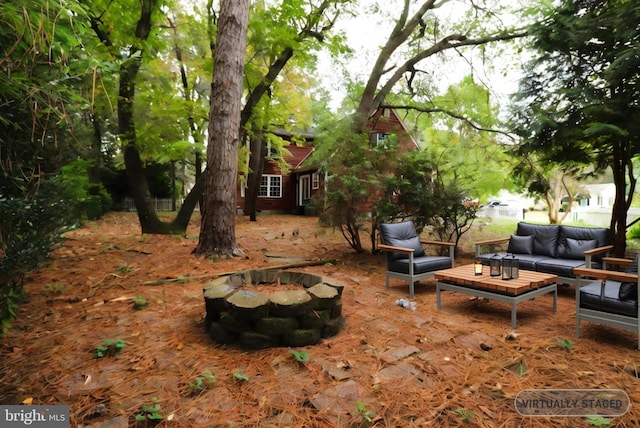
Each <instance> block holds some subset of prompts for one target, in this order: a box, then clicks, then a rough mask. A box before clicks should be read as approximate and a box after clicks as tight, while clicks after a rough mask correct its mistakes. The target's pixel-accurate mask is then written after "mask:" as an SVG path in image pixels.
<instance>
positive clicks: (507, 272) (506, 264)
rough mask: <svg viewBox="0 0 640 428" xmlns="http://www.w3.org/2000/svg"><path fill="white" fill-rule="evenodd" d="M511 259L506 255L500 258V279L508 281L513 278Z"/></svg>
mask: <svg viewBox="0 0 640 428" xmlns="http://www.w3.org/2000/svg"><path fill="white" fill-rule="evenodd" d="M512 275H513V257H512V256H510V255H509V254H507V255H506V256H504V257H503V258H502V279H504V280H508V279H511V278H512V277H513V276H512Z"/></svg>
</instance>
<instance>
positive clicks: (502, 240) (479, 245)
mask: <svg viewBox="0 0 640 428" xmlns="http://www.w3.org/2000/svg"><path fill="white" fill-rule="evenodd" d="M510 239H511V238H498V239H487V240H485V241H477V242H476V243H475V248H476V257H478V256H479V255H480V250H481V249H482V247H483V246H484V245H491V244H504V243H505V242H509V240H510Z"/></svg>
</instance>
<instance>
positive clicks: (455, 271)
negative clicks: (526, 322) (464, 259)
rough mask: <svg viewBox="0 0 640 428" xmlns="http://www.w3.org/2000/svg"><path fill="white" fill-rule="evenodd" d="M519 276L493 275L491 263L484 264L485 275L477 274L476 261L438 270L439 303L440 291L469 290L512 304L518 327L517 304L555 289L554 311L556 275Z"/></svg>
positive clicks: (513, 319) (527, 273)
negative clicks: (490, 271) (474, 264)
mask: <svg viewBox="0 0 640 428" xmlns="http://www.w3.org/2000/svg"><path fill="white" fill-rule="evenodd" d="M519 276H520V278H518V279H510V280H503V279H502V278H501V277H499V276H490V275H489V267H488V266H484V267H483V272H482V275H475V274H474V272H473V265H464V266H458V267H454V268H452V269H445V270H440V271H437V272H435V274H434V278H435V279H436V306H437V308H438V309H440V306H441V305H440V293H441V292H442V291H444V290H450V291H456V292H458V293H464V294H470V295H472V296H477V297H482V298H485V299H490V300H497V301H500V302H506V303H510V304H511V328H514V329H515V328H516V325H517V323H516V305H517V304H518V303H521V302H524V301H526V300H531V299H533V298H535V297H537V296H540V295H542V294H547V293H553V312H555V311H556V308H557V301H558V285H557V284H556V281H557V279H558V277H557V276H556V275H550V274H546V273H538V272H531V271H526V270H521V271H520V275H519Z"/></svg>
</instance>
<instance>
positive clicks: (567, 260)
mask: <svg viewBox="0 0 640 428" xmlns="http://www.w3.org/2000/svg"><path fill="white" fill-rule="evenodd" d="M504 244H507V248H506V251H504V250H503V249H502V248H503V247H504ZM498 247H500V250H497V248H498ZM612 249H613V245H611V238H610V234H609V229H607V228H595V227H579V226H565V225H558V224H549V225H541V224H532V223H526V222H520V223H518V226H517V230H516V233H515V234H513V235H511V236H510V237H509V238H501V239H492V240H486V241H479V242H476V243H475V255H476V258H477V259H480V261H481V262H482V264H485V265H488V264H489V261H490V259H491V258H492V257H496V256H497V257H504V256H506V255H507V254H509V255H513V256H515V257H516V258H517V259H518V260H519V267H520V269H524V270H532V271H536V272H543V273H550V274H553V275H557V276H558V284H569V285H577V284H578V276H577V275H576V274H575V273H574V269H575V268H594V269H601V268H602V267H603V266H602V263H603V262H602V258H603V257H604V256H607V255H608V253H609V251H611V250H612Z"/></svg>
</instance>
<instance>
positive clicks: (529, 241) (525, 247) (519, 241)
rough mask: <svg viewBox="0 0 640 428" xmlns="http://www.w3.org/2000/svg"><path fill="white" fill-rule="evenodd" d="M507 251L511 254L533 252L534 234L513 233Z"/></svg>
mask: <svg viewBox="0 0 640 428" xmlns="http://www.w3.org/2000/svg"><path fill="white" fill-rule="evenodd" d="M507 253H511V254H533V236H531V235H527V236H521V235H511V238H510V239H509V245H508V247H507Z"/></svg>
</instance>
